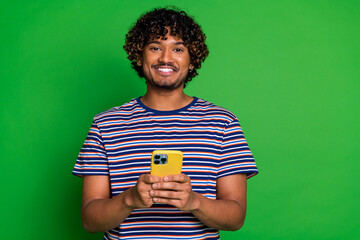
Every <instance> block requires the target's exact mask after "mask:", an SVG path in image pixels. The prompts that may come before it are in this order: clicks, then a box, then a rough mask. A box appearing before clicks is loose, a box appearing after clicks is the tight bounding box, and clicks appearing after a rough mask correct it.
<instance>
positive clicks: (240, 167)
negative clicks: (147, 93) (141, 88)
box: [73, 98, 258, 240]
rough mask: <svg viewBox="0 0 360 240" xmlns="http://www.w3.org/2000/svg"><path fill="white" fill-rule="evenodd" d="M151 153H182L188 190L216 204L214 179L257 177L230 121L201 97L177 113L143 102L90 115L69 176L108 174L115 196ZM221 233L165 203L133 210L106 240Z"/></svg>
mask: <svg viewBox="0 0 360 240" xmlns="http://www.w3.org/2000/svg"><path fill="white" fill-rule="evenodd" d="M154 150H179V151H182V152H183V167H182V172H183V173H185V174H187V175H188V176H189V177H190V179H191V185H192V188H193V191H195V192H197V193H200V194H202V195H203V196H205V197H207V198H209V199H216V180H217V178H220V177H224V176H227V175H231V174H237V173H246V174H247V177H248V178H249V177H251V176H253V175H255V174H257V173H258V170H257V167H256V164H255V161H254V159H253V156H252V154H251V152H250V149H249V147H248V144H247V142H246V140H245V138H244V134H243V132H242V129H241V127H240V125H239V122H238V120H237V118H236V116H235V115H233V114H232V113H231V112H229V111H227V110H225V109H224V108H221V107H218V106H215V105H213V104H212V103H210V102H207V101H204V100H202V99H199V98H194V100H193V101H192V102H191V103H190V104H189V105H187V106H186V107H183V108H181V109H178V110H174V111H157V110H153V109H151V108H148V107H147V106H145V105H144V104H143V103H142V102H141V100H140V98H137V99H133V100H131V101H130V102H129V103H126V104H124V105H122V106H120V107H115V108H112V109H110V110H108V111H105V112H103V113H100V114H98V115H96V116H95V117H94V121H93V123H92V126H91V128H90V131H89V134H88V136H87V138H86V140H85V143H84V145H83V147H82V149H81V151H80V153H79V156H78V159H77V161H76V164H75V167H74V170H73V174H75V175H78V176H83V175H107V176H109V178H110V182H111V194H112V196H116V195H118V194H120V193H122V192H123V191H125V190H126V189H128V188H130V187H133V186H135V184H136V181H137V179H138V177H139V176H140V175H141V174H144V173H149V172H150V162H151V154H152V152H153V151H154ZM218 238H219V231H218V230H216V229H213V228H210V227H208V226H206V225H204V224H203V223H202V222H200V221H199V220H198V219H197V218H195V217H194V216H193V214H192V213H191V212H184V211H180V210H179V209H177V208H175V207H173V206H170V205H165V204H154V205H153V206H152V207H150V208H142V209H135V210H134V211H133V212H132V213H131V215H130V216H128V217H127V218H126V220H125V221H124V222H123V223H122V224H121V225H120V226H118V227H117V228H114V229H112V230H109V231H107V232H105V235H104V239H132V240H134V239H189V240H190V239H191V240H194V239H218Z"/></svg>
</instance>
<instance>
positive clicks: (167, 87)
mask: <svg viewBox="0 0 360 240" xmlns="http://www.w3.org/2000/svg"><path fill="white" fill-rule="evenodd" d="M187 77H188V74H186V76H185V77H184V78H183V79H181V80H180V81H175V82H173V83H171V84H159V83H157V82H155V81H154V79H153V78H152V77H150V76H147V75H146V74H144V78H145V80H146V83H147V84H150V85H151V86H153V87H156V88H160V89H164V90H174V89H178V88H179V87H181V86H183V87H184V83H185V82H186V79H187Z"/></svg>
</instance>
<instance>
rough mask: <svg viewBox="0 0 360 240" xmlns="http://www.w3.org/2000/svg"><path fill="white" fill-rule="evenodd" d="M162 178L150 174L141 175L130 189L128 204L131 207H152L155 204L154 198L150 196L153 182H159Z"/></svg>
mask: <svg viewBox="0 0 360 240" xmlns="http://www.w3.org/2000/svg"><path fill="white" fill-rule="evenodd" d="M161 180H162V178H161V177H158V176H154V175H150V174H142V175H140V177H139V179H138V181H137V183H136V185H135V186H134V187H132V188H130V189H129V195H128V197H127V200H126V204H127V205H128V206H129V207H131V208H147V207H151V205H153V204H154V201H153V198H152V197H151V196H150V191H151V190H152V184H157V183H159V182H160V181H161Z"/></svg>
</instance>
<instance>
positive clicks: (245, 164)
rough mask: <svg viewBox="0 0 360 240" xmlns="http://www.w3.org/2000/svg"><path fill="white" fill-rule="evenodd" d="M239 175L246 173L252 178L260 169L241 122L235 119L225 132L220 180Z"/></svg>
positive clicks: (219, 172)
mask: <svg viewBox="0 0 360 240" xmlns="http://www.w3.org/2000/svg"><path fill="white" fill-rule="evenodd" d="M238 173H246V175H247V178H250V177H252V176H254V175H256V174H257V173H258V169H257V167H256V164H255V160H254V157H253V155H252V153H251V151H250V148H249V146H248V144H247V142H246V140H245V136H244V133H243V131H242V129H241V127H240V124H239V121H238V120H237V119H234V120H233V121H232V122H230V123H229V124H228V125H227V126H226V128H225V130H224V137H223V141H222V149H221V156H220V163H219V171H218V178H220V177H224V176H227V175H232V174H238Z"/></svg>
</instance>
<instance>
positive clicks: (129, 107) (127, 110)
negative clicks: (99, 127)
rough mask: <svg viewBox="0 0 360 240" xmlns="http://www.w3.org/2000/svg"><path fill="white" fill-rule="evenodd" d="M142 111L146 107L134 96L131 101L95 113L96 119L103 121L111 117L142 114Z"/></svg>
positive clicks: (127, 116) (119, 117) (117, 117)
mask: <svg viewBox="0 0 360 240" xmlns="http://www.w3.org/2000/svg"><path fill="white" fill-rule="evenodd" d="M142 112H144V109H143V108H142V107H141V106H140V105H139V104H138V102H137V99H136V98H133V99H132V100H131V101H130V102H127V103H124V104H123V105H121V106H118V107H113V108H110V109H108V110H106V111H104V112H101V113H99V114H97V115H95V117H94V121H95V122H103V121H109V120H111V119H121V118H124V119H126V118H129V117H131V116H132V115H134V114H141V113H142Z"/></svg>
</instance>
